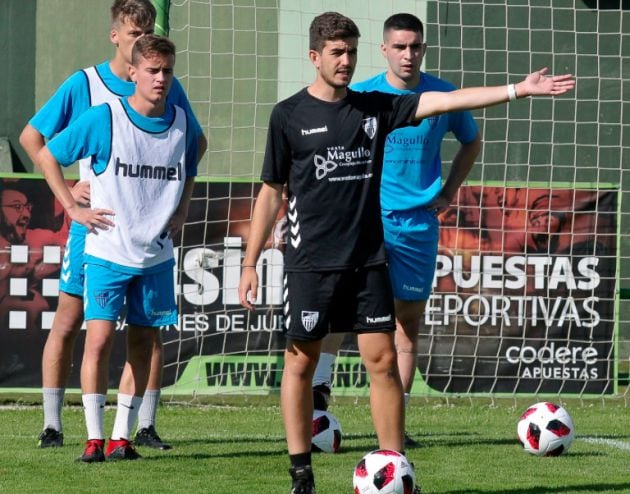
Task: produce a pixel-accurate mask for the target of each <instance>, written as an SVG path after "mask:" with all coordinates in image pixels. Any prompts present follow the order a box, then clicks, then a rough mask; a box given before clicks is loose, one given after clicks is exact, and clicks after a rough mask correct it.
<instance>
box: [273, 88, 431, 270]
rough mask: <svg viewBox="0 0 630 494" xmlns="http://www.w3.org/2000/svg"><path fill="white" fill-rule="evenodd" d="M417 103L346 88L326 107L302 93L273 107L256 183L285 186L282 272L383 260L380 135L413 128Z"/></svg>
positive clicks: (414, 99) (413, 97)
mask: <svg viewBox="0 0 630 494" xmlns="http://www.w3.org/2000/svg"><path fill="white" fill-rule="evenodd" d="M418 99H419V95H418V94H411V95H404V96H395V95H391V94H385V93H378V92H371V93H358V92H355V91H351V90H348V94H347V96H346V98H344V99H343V100H341V101H336V102H333V103H330V102H327V101H322V100H319V99H317V98H314V97H313V96H311V95H310V94H309V93H308V91H307V90H306V89H303V90H302V91H300V92H298V93H297V94H295V95H293V96H291V97H290V98H288V99H286V100H284V101H281V102H280V103H278V104H277V105H276V106H275V107H274V109H273V111H272V113H271V119H270V122H269V131H268V135H267V149H266V151H265V159H264V163H263V169H262V174H261V179H262V180H263V181H265V182H271V183H278V184H285V183H287V184H288V193H289V196H288V199H289V210H288V212H287V218H288V220H289V222H288V225H289V228H288V231H287V239H286V240H287V243H286V251H285V270H287V271H329V270H341V269H348V268H356V267H362V266H373V265H377V264H382V263H384V262H385V251H384V247H383V228H382V225H381V215H380V204H379V188H380V180H381V170H382V166H383V153H384V142H385V137H386V136H387V134H389V133H390V132H391V131H392V130H393V129H395V128H398V127H404V126H408V125H413V122H412V120H413V118H414V115H415V112H416V108H417V106H418Z"/></svg>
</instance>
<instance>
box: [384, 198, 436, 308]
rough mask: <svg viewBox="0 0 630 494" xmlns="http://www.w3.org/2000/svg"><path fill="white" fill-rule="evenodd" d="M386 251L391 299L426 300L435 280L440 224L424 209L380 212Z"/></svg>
mask: <svg viewBox="0 0 630 494" xmlns="http://www.w3.org/2000/svg"><path fill="white" fill-rule="evenodd" d="M382 219H383V232H384V236H385V250H386V251H387V261H388V264H389V276H390V278H391V281H392V289H393V291H394V297H395V298H396V299H398V300H406V301H421V300H428V299H429V296H430V295H431V286H432V284H433V277H434V276H435V261H436V259H437V249H438V240H439V222H438V219H437V217H436V215H435V213H434V212H433V211H429V210H427V209H424V208H416V209H410V210H407V211H383V214H382Z"/></svg>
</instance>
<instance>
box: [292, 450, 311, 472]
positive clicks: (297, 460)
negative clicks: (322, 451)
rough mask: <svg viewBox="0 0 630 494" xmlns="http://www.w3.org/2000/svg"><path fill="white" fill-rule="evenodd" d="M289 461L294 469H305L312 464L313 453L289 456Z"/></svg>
mask: <svg viewBox="0 0 630 494" xmlns="http://www.w3.org/2000/svg"><path fill="white" fill-rule="evenodd" d="M289 460H291V466H292V467H294V468H299V467H305V466H307V465H310V464H311V452H310V451H309V452H307V453H299V454H297V455H289Z"/></svg>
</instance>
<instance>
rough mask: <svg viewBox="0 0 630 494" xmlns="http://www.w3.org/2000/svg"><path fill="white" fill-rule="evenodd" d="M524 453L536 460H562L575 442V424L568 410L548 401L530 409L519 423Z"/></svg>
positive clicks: (519, 435) (519, 434)
mask: <svg viewBox="0 0 630 494" xmlns="http://www.w3.org/2000/svg"><path fill="white" fill-rule="evenodd" d="M517 433H518V439H519V441H520V442H521V444H522V445H523V449H524V450H525V451H527V452H528V453H531V454H533V455H536V456H560V455H562V454H565V453H566V452H567V451H569V448H570V447H571V443H572V442H573V438H574V427H573V420H571V416H570V415H569V412H567V411H566V409H565V408H564V407H561V406H559V405H555V404H554V403H550V402H547V401H543V402H540V403H536V404H535V405H532V406H531V407H529V408H528V409H527V410H525V412H524V413H523V415H521V418H520V420H519V422H518V426H517Z"/></svg>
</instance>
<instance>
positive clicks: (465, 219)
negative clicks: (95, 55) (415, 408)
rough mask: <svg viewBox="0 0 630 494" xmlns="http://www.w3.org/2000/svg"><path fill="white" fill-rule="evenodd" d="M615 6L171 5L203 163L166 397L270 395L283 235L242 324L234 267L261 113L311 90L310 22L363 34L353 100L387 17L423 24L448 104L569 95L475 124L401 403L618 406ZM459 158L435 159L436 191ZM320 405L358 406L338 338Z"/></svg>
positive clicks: (620, 69)
mask: <svg viewBox="0 0 630 494" xmlns="http://www.w3.org/2000/svg"><path fill="white" fill-rule="evenodd" d="M616 5H617V6H616V7H615V6H614V5H613V6H612V8H610V9H606V8H604V7H605V5H604V2H599V8H598V6H597V5H596V2H585V1H581V0H563V1H557V2H554V3H553V8H552V7H551V5H550V3H549V2H531V1H530V2H515V3H510V4H509V5H506V4H505V2H477V1H466V2H444V1H442V2H433V1H394V0H388V1H384V0H365V1H362V2H356V1H351V0H337V1H335V2H331V1H324V0H309V1H305V0H299V1H298V0H291V1H289V0H254V1H239V0H225V1H221V2H216V1H212V2H210V0H173V1H172V2H171V5H170V19H169V20H170V37H171V38H172V39H173V40H174V41H175V43H176V45H177V48H178V55H177V68H176V72H177V75H178V77H179V79H180V81H181V82H182V84H183V85H184V87H185V88H186V89H187V92H188V95H189V98H190V100H191V102H192V103H193V106H194V109H195V111H196V114H197V117H198V118H199V120H200V123H201V125H202V127H203V129H204V131H205V134H206V136H207V138H208V142H209V149H208V152H207V153H206V156H205V157H204V159H203V161H202V163H201V164H200V179H199V181H198V183H197V187H196V190H195V197H194V200H193V202H192V205H191V213H190V217H189V221H188V223H187V224H186V225H185V227H184V231H183V243H182V245H181V246H180V248H179V249H178V253H177V258H178V268H177V269H178V277H177V289H178V295H179V299H180V311H181V314H182V316H181V321H180V324H179V326H178V327H177V328H169V329H168V330H167V331H165V332H164V340H165V349H166V367H165V375H166V384H168V385H169V387H168V388H167V389H166V390H165V391H164V396H168V394H169V393H171V395H172V396H175V395H178V394H193V395H195V394H213V393H269V392H273V391H276V390H277V389H278V386H279V383H280V376H281V371H282V350H283V348H284V344H285V341H284V337H283V336H282V330H281V329H282V323H283V316H282V308H281V300H282V293H281V292H282V283H281V282H282V263H283V254H282V252H283V245H282V237H283V221H282V218H281V217H280V218H278V224H277V226H276V228H275V229H274V234H273V235H272V236H271V237H270V239H269V241H268V244H267V245H266V248H265V250H264V252H263V256H262V258H261V261H260V263H259V266H258V273H259V276H260V279H261V282H262V285H263V287H262V293H261V295H260V297H259V300H258V305H257V307H258V310H257V311H256V312H255V313H253V314H249V313H247V312H246V311H244V310H243V309H242V308H241V307H240V306H239V304H238V297H237V287H238V282H239V278H240V263H241V260H242V255H243V252H244V250H245V246H246V243H247V235H248V231H249V222H250V217H251V212H252V209H253V204H254V200H255V196H256V193H257V190H258V187H259V183H258V178H259V174H260V167H261V163H262V157H263V153H264V147H265V141H266V126H267V122H268V118H269V114H270V112H271V108H272V107H273V105H274V104H275V103H276V102H277V101H279V100H281V99H283V98H286V97H288V96H290V95H291V94H293V93H294V92H296V91H298V90H299V89H301V88H302V87H304V86H305V85H308V84H309V83H310V82H311V81H312V79H313V77H314V71H313V68H312V66H311V65H310V62H309V61H308V58H307V50H308V26H309V24H310V22H311V20H312V18H313V17H314V16H315V15H317V14H319V13H322V12H324V11H328V10H334V11H339V12H341V13H343V14H345V15H348V16H349V17H351V18H352V19H353V20H354V21H355V22H356V23H357V25H358V26H359V28H360V30H361V34H362V35H361V40H360V43H359V62H358V67H357V72H356V74H355V76H354V80H355V81H360V80H362V79H364V78H366V77H368V76H371V75H373V74H376V73H377V72H380V71H383V70H384V68H385V61H384V59H383V57H382V56H381V54H380V52H379V44H380V42H381V38H382V23H383V20H384V19H385V18H387V17H388V16H389V15H391V14H393V13H396V12H409V13H413V14H415V15H417V16H418V17H419V18H420V19H422V20H423V21H424V22H425V41H426V42H427V43H428V50H427V54H426V56H425V60H424V65H423V69H424V70H426V71H427V72H429V73H432V74H434V75H437V76H440V77H442V78H444V79H447V80H449V81H450V82H452V83H454V84H455V85H458V86H462V87H468V86H480V85H501V84H506V83H508V82H516V81H518V80H520V79H522V78H523V77H524V76H525V75H526V74H528V73H530V72H532V71H533V70H535V69H538V68H541V67H549V69H550V73H566V72H569V73H573V74H575V75H576V78H577V88H576V91H575V92H574V93H573V94H570V95H568V96H563V97H561V98H557V99H544V98H540V99H532V100H520V101H518V102H515V103H512V104H510V105H499V106H496V107H493V108H490V109H486V110H479V111H476V112H474V115H475V118H476V119H477V122H478V124H479V126H480V130H481V132H482V137H483V141H484V145H483V150H482V153H481V155H480V156H479V158H478V160H477V163H476V165H475V167H474V169H473V171H472V172H471V174H470V176H469V177H468V180H467V182H465V184H464V186H463V187H462V188H461V189H460V191H459V194H458V196H457V198H456V200H455V201H454V203H453V205H452V207H451V208H450V209H449V210H448V211H447V212H446V213H445V214H444V215H443V217H442V218H441V222H442V228H441V234H440V249H439V256H438V263H437V269H436V277H435V282H434V292H433V295H432V297H431V299H430V301H429V304H428V307H427V311H426V315H425V318H424V324H423V327H422V329H421V334H420V336H419V354H418V370H417V376H416V380H415V383H414V387H413V390H412V394H413V395H416V396H429V395H440V394H442V395H445V396H451V395H462V394H471V393H473V394H474V393H480V394H492V395H494V394H506V395H510V396H511V395H515V394H517V393H535V394H556V395H578V396H619V395H623V396H625V391H624V389H625V388H622V387H619V383H620V382H621V384H623V383H624V380H625V379H627V375H628V362H629V357H628V355H629V353H630V352H629V350H630V343H629V339H630V338H629V334H628V331H629V330H628V329H627V328H628V324H627V322H628V319H629V318H628V302H626V301H625V300H624V299H620V297H619V294H620V293H622V292H623V291H624V289H625V288H630V272H629V271H630V268H629V264H628V262H626V261H625V256H624V252H628V247H630V245H629V237H628V234H627V233H626V232H627V231H628V219H627V210H628V207H627V205H626V204H625V203H624V201H623V198H624V195H625V188H626V185H627V183H626V182H627V180H624V174H623V171H624V165H623V163H624V161H625V162H626V163H628V162H630V160H629V158H630V156H629V146H630V139H629V136H628V128H629V121H628V112H629V107H628V103H624V101H628V94H627V93H628V90H629V88H630V84H629V82H630V81H629V75H628V74H629V73H630V72H629V71H630V49H629V48H628V46H630V45H629V43H628V39H627V38H628V35H627V34H625V33H628V32H630V25H629V24H630V12H628V11H625V10H623V8H622V7H619V3H618V2H617V4H616ZM457 149H458V146H457V142H456V141H454V140H452V139H447V140H446V141H445V143H444V146H443V161H444V176H446V174H447V173H448V169H449V163H450V161H451V159H452V158H453V156H454V154H455V153H456V152H457ZM335 386H336V391H335V393H336V394H337V395H343V394H347V395H366V394H367V393H368V386H369V383H368V379H367V377H366V375H365V371H364V368H363V367H362V365H361V362H360V359H359V358H358V354H357V351H356V345H355V342H354V341H353V340H352V338H350V337H348V338H347V339H346V341H345V342H344V346H343V348H342V351H341V353H340V357H339V358H338V359H337V363H336V368H335Z"/></svg>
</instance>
